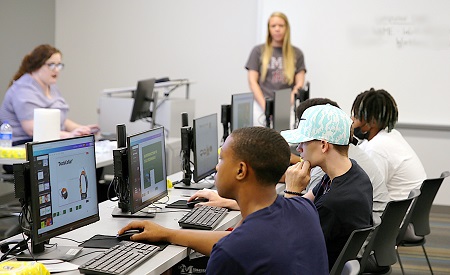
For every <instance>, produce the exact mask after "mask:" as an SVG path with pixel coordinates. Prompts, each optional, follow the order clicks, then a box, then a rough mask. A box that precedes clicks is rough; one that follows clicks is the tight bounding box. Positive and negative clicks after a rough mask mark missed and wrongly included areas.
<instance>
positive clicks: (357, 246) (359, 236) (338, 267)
mask: <svg viewBox="0 0 450 275" xmlns="http://www.w3.org/2000/svg"><path fill="white" fill-rule="evenodd" d="M375 228H376V226H374V227H368V228H363V229H356V230H354V231H353V232H352V234H350V237H348V240H347V242H346V243H345V245H344V248H342V251H341V253H340V254H339V257H338V258H337V259H336V262H335V263H334V265H333V268H332V269H331V271H330V275H340V274H341V273H342V270H343V269H344V265H345V263H346V262H347V261H350V260H354V259H356V258H357V256H358V252H359V251H360V250H361V247H362V245H363V244H364V241H365V240H366V239H367V236H369V234H370V232H372V231H373V230H374V229H375Z"/></svg>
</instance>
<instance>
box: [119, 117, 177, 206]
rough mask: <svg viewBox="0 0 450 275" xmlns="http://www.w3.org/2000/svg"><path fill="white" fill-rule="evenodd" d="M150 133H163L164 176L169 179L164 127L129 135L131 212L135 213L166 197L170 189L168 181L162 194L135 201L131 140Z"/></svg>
mask: <svg viewBox="0 0 450 275" xmlns="http://www.w3.org/2000/svg"><path fill="white" fill-rule="evenodd" d="M150 133H154V134H158V133H159V134H161V135H162V150H163V154H162V156H163V158H164V162H163V165H164V168H163V170H164V171H163V177H164V178H165V179H166V181H167V156H166V140H165V136H164V127H162V126H160V127H156V128H153V129H149V130H146V131H143V132H140V133H136V134H133V135H130V136H127V151H128V182H127V184H128V187H129V190H130V195H129V196H130V198H129V201H130V212H131V214H134V213H136V212H138V211H140V210H142V209H144V208H146V207H148V206H149V205H151V204H153V203H154V202H156V201H158V200H160V199H161V198H164V197H165V196H167V195H168V194H169V190H168V188H167V183H166V184H165V185H164V186H165V189H164V191H163V192H161V193H160V194H158V195H156V196H154V197H152V198H150V199H148V200H146V201H145V202H144V203H140V204H136V202H135V201H134V197H133V185H132V183H131V178H132V176H133V173H132V170H133V169H132V165H131V158H132V154H131V147H132V146H131V141H132V139H134V138H138V137H139V136H142V137H144V136H145V135H149V134H150ZM133 146H134V145H133Z"/></svg>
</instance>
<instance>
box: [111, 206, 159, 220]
mask: <svg viewBox="0 0 450 275" xmlns="http://www.w3.org/2000/svg"><path fill="white" fill-rule="evenodd" d="M111 215H112V216H113V217H115V218H154V217H155V216H156V211H151V209H148V210H147V211H146V210H145V208H144V209H143V210H140V211H138V212H136V213H134V214H131V212H127V211H122V209H120V208H119V207H117V206H116V207H115V208H114V210H113V211H112V213H111Z"/></svg>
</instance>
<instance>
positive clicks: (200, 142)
mask: <svg viewBox="0 0 450 275" xmlns="http://www.w3.org/2000/svg"><path fill="white" fill-rule="evenodd" d="M193 123H194V125H193V128H192V129H191V128H190V127H182V129H181V135H182V136H181V142H182V145H181V148H182V151H183V152H182V162H183V164H184V165H183V172H184V179H183V180H182V181H180V182H178V183H177V184H176V185H174V187H175V188H183V189H203V188H211V187H213V186H214V182H209V181H201V180H203V179H205V178H206V177H208V176H210V175H211V174H212V173H214V172H215V171H216V165H217V163H218V160H219V155H218V146H219V145H218V129H217V114H211V115H208V116H204V117H200V118H196V119H194V120H193ZM190 151H192V152H193V154H194V171H193V173H192V172H191V171H190ZM191 174H193V181H194V182H191ZM200 181H201V182H200Z"/></svg>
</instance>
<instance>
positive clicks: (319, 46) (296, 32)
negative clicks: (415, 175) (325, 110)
mask: <svg viewBox="0 0 450 275" xmlns="http://www.w3.org/2000/svg"><path fill="white" fill-rule="evenodd" d="M258 10H259V12H260V13H261V14H260V15H259V17H258V18H259V19H258V20H259V21H260V22H258V26H260V27H259V29H258V34H257V35H258V40H259V43H262V42H263V41H264V40H265V36H266V33H267V19H268V18H269V16H270V14H271V13H272V12H274V11H281V12H283V13H285V14H286V15H287V16H288V18H289V21H290V24H291V40H292V44H293V45H295V46H297V47H299V48H300V49H301V50H302V51H303V53H304V55H305V63H306V67H307V70H308V71H307V74H306V79H307V81H310V83H311V97H328V98H330V99H333V100H335V101H337V103H338V104H339V105H340V106H341V108H342V109H343V110H345V111H346V112H347V113H348V114H350V110H351V105H352V103H353V100H354V99H355V97H356V96H357V95H358V94H359V93H361V92H363V91H365V90H368V89H370V88H372V87H373V88H375V89H385V90H387V91H388V92H389V93H390V94H391V95H392V96H393V97H394V99H395V100H396V102H397V105H398V108H399V123H405V124H415V125H422V124H423V125H445V126H448V125H450V16H448V13H449V11H450V1H445V0H431V1H425V0H410V1H406V0H397V1H393V0H391V1H388V0H379V1H373V0H372V1H369V0H341V1H332V0H316V1H314V0H282V1H270V0H262V1H260V2H259V7H258Z"/></svg>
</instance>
